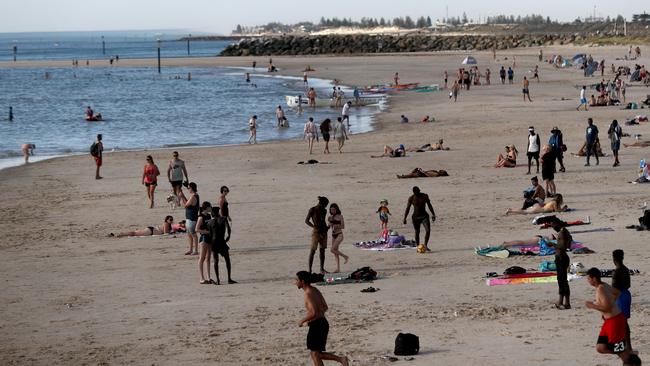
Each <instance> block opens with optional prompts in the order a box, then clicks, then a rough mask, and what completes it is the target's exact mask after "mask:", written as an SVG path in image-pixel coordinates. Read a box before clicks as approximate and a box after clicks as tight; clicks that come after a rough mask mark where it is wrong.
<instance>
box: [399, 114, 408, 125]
mask: <svg viewBox="0 0 650 366" xmlns="http://www.w3.org/2000/svg"><path fill="white" fill-rule="evenodd" d="M399 118H400V119H399V122H400V123H409V119H408V118H407V117H406V116H405V115H403V114H402V115H401V116H400V117H399Z"/></svg>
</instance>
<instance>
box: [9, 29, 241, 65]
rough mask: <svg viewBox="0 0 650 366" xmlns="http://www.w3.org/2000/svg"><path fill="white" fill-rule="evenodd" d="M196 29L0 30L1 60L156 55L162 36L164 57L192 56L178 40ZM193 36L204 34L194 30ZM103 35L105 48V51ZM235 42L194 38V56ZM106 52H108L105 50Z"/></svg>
mask: <svg viewBox="0 0 650 366" xmlns="http://www.w3.org/2000/svg"><path fill="white" fill-rule="evenodd" d="M190 33H192V32H181V31H175V30H173V31H168V30H159V31H156V30H153V31H137V32H136V31H133V32H122V31H110V32H51V33H43V32H38V33H0V61H10V60H13V47H14V46H16V50H17V52H16V59H17V60H73V59H77V60H79V63H83V62H85V60H95V59H107V58H109V57H111V56H115V55H119V56H120V58H155V57H157V49H158V42H157V40H158V39H160V40H161V42H160V53H161V56H162V57H188V53H187V42H185V41H178V39H180V38H181V37H185V36H188V35H189V34H190ZM193 35H200V34H197V33H193ZM102 36H103V37H104V38H103V41H104V46H105V47H104V50H102ZM230 43H231V41H191V42H190V54H189V56H190V57H194V56H216V55H218V54H219V52H221V50H223V49H224V48H225V47H226V46H227V45H228V44H230ZM103 52H105V53H103Z"/></svg>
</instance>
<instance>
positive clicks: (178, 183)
mask: <svg viewBox="0 0 650 366" xmlns="http://www.w3.org/2000/svg"><path fill="white" fill-rule="evenodd" d="M169 183H171V184H172V188H175V187H181V186H182V185H183V181H182V180H173V181H171V182H169Z"/></svg>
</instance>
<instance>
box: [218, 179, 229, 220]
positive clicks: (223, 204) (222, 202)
mask: <svg viewBox="0 0 650 366" xmlns="http://www.w3.org/2000/svg"><path fill="white" fill-rule="evenodd" d="M220 192H221V196H219V212H220V214H221V216H223V217H225V218H227V219H228V221H229V222H230V223H232V219H231V218H230V210H229V209H228V200H227V199H226V196H227V195H228V193H230V189H229V188H228V187H226V186H221V189H220Z"/></svg>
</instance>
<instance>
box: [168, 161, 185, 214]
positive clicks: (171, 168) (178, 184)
mask: <svg viewBox="0 0 650 366" xmlns="http://www.w3.org/2000/svg"><path fill="white" fill-rule="evenodd" d="M183 177H185V180H186V181H187V182H189V181H190V177H189V176H188V175H187V169H186V168H185V161H183V160H181V159H179V158H178V151H174V152H173V153H172V160H170V161H169V165H168V166H167V179H168V180H169V184H171V185H172V191H173V192H174V195H175V196H176V204H177V205H180V204H181V202H180V196H181V190H182V186H183Z"/></svg>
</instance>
